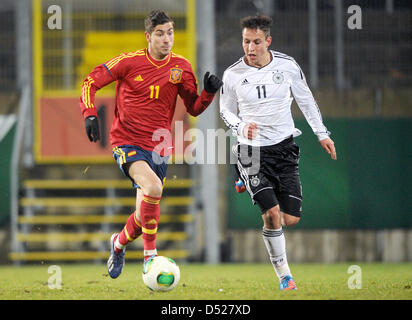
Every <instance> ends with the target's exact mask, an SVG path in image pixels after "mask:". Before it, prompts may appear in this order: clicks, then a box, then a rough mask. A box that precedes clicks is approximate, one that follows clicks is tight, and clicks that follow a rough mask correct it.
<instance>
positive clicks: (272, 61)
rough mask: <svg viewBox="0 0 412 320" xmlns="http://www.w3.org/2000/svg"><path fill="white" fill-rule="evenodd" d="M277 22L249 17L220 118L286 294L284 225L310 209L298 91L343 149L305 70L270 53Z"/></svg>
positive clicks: (228, 74) (326, 141) (326, 144)
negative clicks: (305, 205)
mask: <svg viewBox="0 0 412 320" xmlns="http://www.w3.org/2000/svg"><path fill="white" fill-rule="evenodd" d="M271 24H272V20H271V18H270V17H267V16H253V17H246V18H244V19H242V20H241V26H242V45H243V50H244V53H245V55H244V56H243V57H242V58H241V59H239V60H238V61H237V62H235V63H234V64H233V65H232V66H230V67H229V68H227V69H226V71H225V72H224V75H223V87H222V89H221V94H220V116H221V118H222V119H223V121H224V122H225V123H226V125H227V126H228V127H229V128H231V129H232V131H233V132H234V133H235V134H236V135H237V139H238V144H237V145H236V148H234V151H235V153H236V155H237V157H238V161H237V165H236V166H235V168H236V171H237V173H238V174H239V177H240V179H241V181H240V183H243V184H244V185H245V187H246V189H247V191H248V192H249V194H250V196H251V198H252V201H253V203H254V204H257V205H258V206H259V207H260V210H261V213H262V219H263V231H262V236H263V240H264V242H265V245H266V248H267V251H268V253H269V257H270V261H271V263H272V265H273V267H274V269H275V272H276V274H277V276H278V278H279V281H280V289H281V290H296V284H295V281H294V280H293V277H292V274H291V271H290V268H289V266H288V262H287V258H286V244H285V236H284V234H283V231H282V225H284V226H293V225H296V224H297V223H298V222H299V219H300V216H301V210H302V209H301V208H302V207H301V203H302V188H301V184H300V177H299V170H298V162H299V156H300V154H299V147H298V146H297V145H296V143H295V142H294V139H293V137H295V136H297V135H300V134H301V132H300V131H299V130H298V129H296V128H295V126H294V121H293V118H292V114H291V104H292V100H293V98H292V95H291V94H293V97H294V98H295V99H296V102H297V104H298V106H299V108H300V109H301V111H302V113H303V115H304V116H305V118H306V120H307V122H308V123H309V125H310V126H311V128H312V130H313V132H314V133H315V134H316V136H317V137H318V139H319V143H320V145H321V146H322V148H323V149H325V151H326V152H327V153H329V154H330V156H331V158H332V159H333V160H336V150H335V146H334V142H333V141H332V140H331V139H330V138H329V135H330V132H329V131H328V130H327V129H326V127H325V126H324V124H323V121H322V117H321V114H320V111H319V108H318V106H317V104H316V101H315V99H314V98H313V95H312V93H311V91H310V89H309V87H308V85H307V83H306V80H305V76H304V74H303V72H302V70H301V69H300V67H299V65H298V64H297V63H296V61H295V60H294V59H293V58H291V57H290V56H287V55H286V54H282V53H280V52H277V51H272V50H269V46H270V45H271V42H272V37H271V36H270V27H271ZM237 189H238V188H237Z"/></svg>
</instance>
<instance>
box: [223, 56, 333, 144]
mask: <svg viewBox="0 0 412 320" xmlns="http://www.w3.org/2000/svg"><path fill="white" fill-rule="evenodd" d="M270 53H271V54H272V57H273V59H272V61H271V62H270V63H269V64H268V65H266V66H264V67H262V68H256V67H251V66H249V65H247V64H246V63H245V61H244V58H243V57H242V58H241V59H239V60H238V61H237V62H236V63H234V64H233V65H232V66H230V67H229V68H227V69H226V71H225V72H224V74H223V86H222V89H221V92H220V116H221V118H222V119H223V121H224V122H225V123H226V125H227V126H228V127H229V128H231V129H232V130H233V133H234V134H235V135H237V137H238V142H240V143H242V144H248V145H253V146H268V145H273V144H276V143H279V142H280V141H282V140H284V139H286V138H288V137H290V136H291V135H293V136H297V135H300V134H301V132H300V131H299V130H298V129H296V128H295V125H294V121H293V118H292V113H291V104H292V101H293V97H292V95H291V93H292V94H293V96H294V97H295V99H296V102H297V104H298V106H299V108H300V110H301V111H302V113H303V115H304V116H305V118H306V121H307V122H308V123H309V125H310V126H311V128H312V130H313V132H314V133H315V134H316V135H317V136H318V139H319V140H322V139H325V138H327V137H328V136H329V134H330V132H328V130H327V129H326V127H325V126H324V125H323V122H322V116H321V114H320V111H319V108H318V106H317V104H316V101H315V99H314V98H313V95H312V92H311V91H310V89H309V87H308V85H307V83H306V79H305V76H304V74H303V72H302V70H301V69H300V67H299V65H298V64H297V63H296V61H295V60H294V59H293V58H291V57H289V56H287V55H285V54H283V53H280V52H277V51H272V50H270ZM250 122H255V123H256V124H257V126H258V133H257V136H256V138H254V139H253V140H249V139H247V138H246V137H244V136H243V134H242V132H243V128H244V126H245V125H246V124H247V123H250Z"/></svg>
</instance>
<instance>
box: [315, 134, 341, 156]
mask: <svg viewBox="0 0 412 320" xmlns="http://www.w3.org/2000/svg"><path fill="white" fill-rule="evenodd" d="M319 143H320V145H321V146H322V148H323V149H325V151H326V152H327V153H328V154H330V157H331V159H332V160H336V159H337V155H336V148H335V143H334V142H333V140H332V139H330V138H326V139H323V140H320V141H319Z"/></svg>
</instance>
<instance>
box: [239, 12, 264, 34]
mask: <svg viewBox="0 0 412 320" xmlns="http://www.w3.org/2000/svg"><path fill="white" fill-rule="evenodd" d="M240 25H241V26H242V30H243V29H244V28H248V29H254V30H257V29H260V30H262V31H263V32H264V34H265V37H266V38H267V37H269V36H270V27H271V26H272V18H271V17H268V16H260V15H257V16H248V17H245V18H243V19H242V20H240Z"/></svg>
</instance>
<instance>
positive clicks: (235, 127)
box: [219, 72, 246, 136]
mask: <svg viewBox="0 0 412 320" xmlns="http://www.w3.org/2000/svg"><path fill="white" fill-rule="evenodd" d="M222 80H223V85H222V88H221V90H220V101H219V105H220V117H221V118H222V120H223V121H224V123H225V124H226V125H227V126H228V127H229V128H230V129H232V132H233V135H234V136H242V134H241V133H242V131H243V128H244V126H245V125H246V123H245V122H242V120H240V119H239V117H238V103H237V97H236V92H235V90H234V89H233V88H232V86H231V84H230V79H229V76H228V73H227V72H225V73H224V74H223V79H222Z"/></svg>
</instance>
